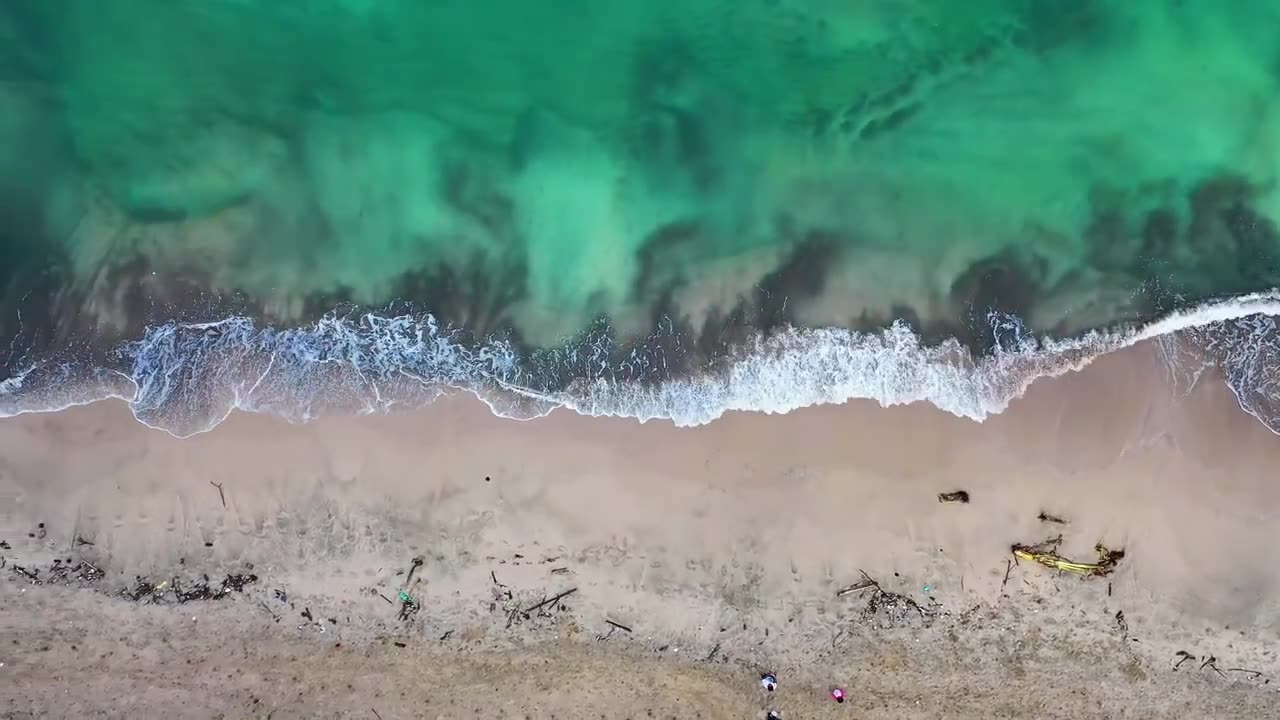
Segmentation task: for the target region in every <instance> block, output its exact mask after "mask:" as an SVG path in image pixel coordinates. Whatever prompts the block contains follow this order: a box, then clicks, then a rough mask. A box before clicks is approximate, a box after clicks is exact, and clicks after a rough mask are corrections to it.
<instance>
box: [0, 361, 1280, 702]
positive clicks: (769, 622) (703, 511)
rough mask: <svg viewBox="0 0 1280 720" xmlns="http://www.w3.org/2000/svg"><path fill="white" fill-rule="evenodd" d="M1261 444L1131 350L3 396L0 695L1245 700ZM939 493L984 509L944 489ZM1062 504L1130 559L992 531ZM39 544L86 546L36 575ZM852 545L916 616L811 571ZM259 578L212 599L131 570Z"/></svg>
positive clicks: (1264, 655) (107, 698)
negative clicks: (701, 400)
mask: <svg viewBox="0 0 1280 720" xmlns="http://www.w3.org/2000/svg"><path fill="white" fill-rule="evenodd" d="M1277 463H1280V438H1277V437H1276V436H1275V435H1273V434H1271V433H1270V432H1269V431H1267V430H1266V429H1265V428H1263V427H1262V426H1261V425H1260V424H1258V423H1257V422H1256V421H1255V420H1254V419H1252V418H1250V417H1248V416H1246V415H1245V414H1244V413H1242V412H1241V411H1240V410H1239V409H1238V407H1237V406H1236V405H1235V401H1234V399H1233V398H1232V396H1231V393H1230V392H1229V390H1227V388H1225V386H1223V385H1222V384H1221V383H1220V382H1217V381H1213V380H1210V379H1205V380H1203V381H1202V382H1201V383H1200V384H1199V385H1197V386H1196V387H1195V389H1194V390H1193V391H1192V392H1191V393H1190V394H1189V395H1187V396H1186V397H1182V396H1180V395H1179V393H1177V392H1175V391H1174V389H1173V388H1172V387H1171V386H1170V385H1169V383H1168V382H1167V380H1166V379H1165V373H1164V370H1163V367H1162V366H1161V363H1160V360H1159V357H1158V354H1157V353H1156V351H1155V349H1154V347H1153V346H1151V345H1141V346H1138V347H1135V348H1131V349H1129V350H1126V351H1124V352H1122V353H1118V354H1116V355H1113V356H1109V357H1107V358H1104V359H1102V360H1100V361H1098V362H1097V363H1095V364H1094V365H1093V366H1091V367H1089V368H1087V369H1086V370H1085V371H1084V372H1082V373H1078V374H1073V375H1068V376H1066V377H1063V378H1059V379H1056V380H1051V381H1042V382H1039V383H1037V384H1035V385H1034V386H1033V387H1032V388H1031V390H1030V391H1029V393H1028V394H1027V396H1026V397H1025V398H1023V399H1020V400H1018V401H1016V402H1015V403H1014V405H1013V406H1012V407H1011V408H1010V410H1009V411H1008V412H1006V413H1005V414H1004V415H1001V416H999V417H997V418H994V419H992V420H990V421H988V422H986V423H984V424H977V423H973V422H970V421H968V420H961V419H958V418H954V417H951V416H949V415H945V414H943V413H940V412H938V411H937V410H934V409H932V408H929V407H926V406H909V407H898V408H890V409H883V408H880V407H877V406H874V405H872V404H870V403H851V404H849V405H846V406H841V407H821V408H811V409H807V410H804V411H800V412H796V413H792V414H790V415H787V416H764V415H756V414H734V415H731V416H728V417H726V418H724V419H722V420H721V421H718V422H715V423H712V424H711V425H709V426H705V427H702V428H697V429H691V430H690V429H681V430H677V429H674V428H672V427H671V426H670V425H667V424H663V423H657V422H654V423H648V424H645V425H639V424H637V423H635V422H634V421H630V420H620V419H593V418H583V417H579V416H575V415H571V414H568V413H555V414H553V415H551V416H549V417H547V418H542V419H539V420H536V421H530V422H524V423H521V422H514V421H507V420H501V419H497V418H494V417H492V416H491V415H490V414H489V412H488V410H487V409H486V408H485V407H484V406H483V405H481V404H480V403H479V402H477V401H475V400H474V399H473V398H470V397H458V398H452V399H449V400H446V401H442V402H438V403H436V404H435V405H432V406H431V407H428V408H426V409H424V410H422V411H418V412H412V413H406V414H403V415H396V416H378V417H372V416H371V417H362V418H345V419H327V420H322V421H317V422H314V423H312V424H309V425H305V426H300V425H288V424H286V423H283V422H280V421H277V420H274V419H272V418H267V417H260V416H251V415H234V416H232V417H231V418H230V419H229V420H228V421H227V422H226V423H224V424H223V425H222V426H220V427H218V428H217V429H215V430H214V431H212V432H210V433H207V434H204V435H200V436H197V437H194V438H190V439H187V440H177V439H174V438H172V437H170V436H168V435H165V434H163V433H160V432H157V431H152V430H148V429H147V428H145V427H143V426H141V425H140V424H138V423H136V422H135V421H134V420H133V419H132V418H131V417H130V415H129V414H128V411H127V408H126V407H125V406H124V405H123V404H122V403H119V402H104V403H97V404H94V405H90V406H86V407H81V408H76V409H72V410H68V411H64V412H61V413H55V414H47V415H27V416H21V417H17V418H9V419H5V420H0V540H5V541H6V542H8V543H9V545H10V548H9V549H5V550H0V555H3V557H4V558H5V561H6V563H8V564H9V565H13V564H15V563H16V564H19V565H20V566H21V567H23V568H24V569H30V568H43V569H44V571H43V572H44V574H43V575H41V576H39V577H40V578H42V581H41V584H38V585H37V584H34V583H33V582H32V580H31V578H30V577H29V576H28V575H26V574H23V573H19V572H16V571H12V568H5V569H4V570H3V581H2V582H0V593H3V594H2V595H0V637H2V638H5V641H4V642H3V643H0V644H2V645H3V646H4V647H3V648H0V655H2V656H0V662H3V663H4V665H3V667H0V676H2V677H3V682H0V698H3V703H2V704H0V712H5V713H8V716H13V717H25V716H26V715H24V713H28V714H32V715H37V716H42V715H46V714H52V715H55V716H57V715H76V716H94V713H97V714H98V716H104V717H119V716H134V715H147V716H149V715H154V714H159V713H165V714H166V715H169V716H176V717H209V716H218V715H219V714H222V715H225V716H227V717H267V716H271V717H277V718H279V717H321V716H355V717H360V716H362V714H363V716H367V717H374V715H373V714H372V712H371V709H376V710H377V711H378V715H379V716H381V717H382V718H388V719H389V718H393V717H431V718H434V717H443V718H451V717H512V718H520V717H550V716H552V715H554V716H557V717H609V718H613V717H619V718H622V717H647V716H650V715H652V716H654V717H682V718H683V717H708V718H720V717H724V718H741V717H755V716H760V717H763V713H764V711H765V710H766V709H768V708H774V707H776V708H778V709H779V710H781V711H782V713H783V717H784V718H791V717H796V718H799V717H944V716H945V717H961V718H964V717H1168V716H1171V715H1173V714H1181V715H1186V716H1199V717H1225V716H1227V715H1229V714H1231V715H1234V714H1237V713H1241V712H1244V713H1249V712H1254V713H1259V712H1262V711H1263V710H1266V709H1268V708H1272V707H1274V704H1275V703H1276V701H1277V700H1278V698H1277V697H1276V692H1277V689H1280V658H1277V656H1276V650H1275V648H1276V646H1277V643H1276V641H1277V639H1278V638H1277V636H1278V635H1280V625H1278V624H1277V618H1280V601H1278V600H1277V599H1278V598H1280V568H1278V567H1277V566H1276V565H1275V563H1274V561H1273V560H1272V558H1271V556H1270V554H1269V552H1268V550H1267V548H1268V547H1269V546H1270V545H1271V544H1272V543H1273V542H1274V538H1275V530H1274V518H1275V517H1277V514H1278V513H1280V485H1277V483H1275V482H1274V470H1273V468H1274V467H1276V466H1277ZM218 486H220V488H219V487H218ZM953 490H965V491H967V492H968V493H969V495H970V499H971V502H969V503H968V504H960V503H940V502H939V501H938V498H937V495H938V493H940V492H947V491H953ZM224 503H225V505H224ZM1042 512H1044V513H1048V514H1051V515H1055V516H1058V517H1061V518H1063V519H1064V520H1066V521H1067V524H1065V525H1058V524H1054V523H1046V522H1044V521H1042V520H1039V519H1038V518H1037V516H1038V515H1039V514H1040V513H1042ZM40 523H43V527H40V525H39V524H40ZM1058 533H1061V534H1062V535H1063V545H1062V553H1063V554H1064V555H1067V556H1070V557H1072V558H1073V559H1077V558H1078V559H1084V560H1089V559H1092V557H1093V550H1092V548H1093V546H1094V544H1095V543H1097V542H1099V541H1101V542H1103V543H1104V544H1106V545H1107V546H1108V547H1112V548H1123V549H1124V550H1125V552H1126V556H1125V558H1124V559H1123V560H1122V561H1121V563H1120V565H1119V567H1118V569H1117V570H1116V572H1115V573H1114V574H1113V575H1112V576H1110V577H1107V578H1091V579H1080V578H1077V577H1074V576H1071V575H1063V574H1057V573H1055V572H1053V571H1051V570H1049V569H1048V568H1044V567H1040V566H1035V565H1032V564H1030V563H1023V564H1021V565H1018V566H1014V567H1012V568H1010V567H1009V565H1008V561H1009V560H1010V559H1011V555H1010V552H1009V548H1010V545H1011V544H1013V543H1032V542H1036V541H1039V540H1043V539H1045V538H1046V537H1047V536H1051V535H1055V534H1058ZM77 538H78V539H79V540H78V539H77ZM90 543H91V544H90ZM55 557H57V558H59V560H60V562H73V563H77V564H78V563H79V561H80V560H81V559H85V560H88V561H89V562H91V563H93V565H94V567H96V568H100V569H102V570H103V571H104V572H105V573H106V577H104V578H102V579H100V580H97V581H95V582H92V583H83V582H73V583H69V586H66V587H63V586H60V585H63V584H66V583H58V582H55V583H49V582H45V580H48V579H49V574H48V568H50V567H51V566H52V562H53V559H54V558H55ZM415 557H418V558H421V559H422V564H421V565H420V566H419V567H417V568H416V569H414V571H413V576H412V579H411V580H410V578H409V574H408V572H407V571H408V570H409V569H410V568H411V567H412V560H413V558H415ZM864 571H865V572H866V573H867V574H868V575H869V576H870V577H873V578H875V579H876V580H877V581H878V582H879V583H880V587H881V588H882V589H883V590H884V591H885V592H888V593H895V594H897V595H899V596H901V597H902V598H910V599H911V600H912V601H914V603H916V606H915V607H918V608H920V609H919V610H918V611H917V610H916V609H915V607H913V606H911V605H909V604H906V603H905V601H903V600H897V601H896V604H894V603H889V604H888V609H883V608H882V610H881V611H880V612H877V613H867V612H866V611H865V608H866V607H867V605H868V603H869V602H870V600H871V596H872V595H873V594H874V590H864V591H861V592H857V593H852V594H849V595H846V596H844V597H837V596H836V595H837V591H838V590H839V589H840V588H842V587H845V586H847V585H849V584H851V583H854V582H856V581H858V580H859V578H860V577H861V575H860V573H861V572H864ZM249 572H252V573H253V574H254V575H256V576H257V578H258V579H257V582H255V583H253V584H251V585H249V586H248V587H246V588H245V590H244V591H243V592H232V593H229V594H228V595H227V597H224V598H222V599H219V600H211V601H193V602H188V603H183V604H178V603H177V601H176V600H175V599H174V596H173V593H172V586H168V587H167V589H165V590H163V591H161V592H160V593H158V594H151V593H147V594H144V595H143V596H142V597H141V598H140V599H139V600H137V601H134V600H129V599H123V598H121V597H120V596H119V593H118V591H119V590H120V589H123V588H132V587H136V583H137V578H138V577H139V576H140V577H142V578H145V579H147V580H148V581H150V582H153V583H155V584H159V583H160V582H163V581H164V580H165V579H170V581H172V580H171V579H172V578H174V577H178V578H179V579H180V582H181V583H186V586H187V587H190V584H191V583H192V582H193V581H194V580H197V579H198V578H199V577H200V576H201V575H202V574H204V573H208V574H209V575H210V576H211V578H212V579H213V581H214V583H215V585H216V582H217V579H218V578H221V577H223V576H225V575H227V574H228V573H249ZM80 585H86V587H79V586H80ZM73 586H74V587H73ZM573 588H576V591H575V592H574V593H573V594H572V595H569V596H567V597H565V598H564V599H563V600H561V601H559V602H555V603H549V604H548V605H545V606H543V607H542V608H540V609H538V610H534V611H531V612H528V613H525V612H523V611H525V610H528V609H529V608H531V607H533V606H534V605H536V604H538V603H539V602H541V601H543V600H545V599H547V598H551V597H554V596H555V595H557V594H558V593H560V592H562V591H565V590H569V589H573ZM277 591H280V592H277ZM401 592H404V593H406V594H407V595H408V596H409V597H411V598H413V599H414V601H415V602H416V603H417V606H418V610H417V612H416V613H412V614H411V616H410V617H408V618H407V619H401V618H399V617H398V613H399V611H400V610H401V606H402V605H403V603H402V601H401V596H400V595H399V593H401ZM281 596H283V598H284V599H281ZM882 597H883V598H890V599H892V596H888V595H886V596H882ZM882 604H883V603H882ZM304 610H305V611H306V615H307V616H309V618H308V617H304V615H303V611H304ZM607 621H613V622H614V623H617V624H618V625H622V626H625V627H626V628H628V629H629V630H622V629H618V628H617V627H616V626H614V625H610V624H608V622H607ZM10 639H11V641H10ZM396 643H401V644H403V645H404V647H400V646H399V645H397V644H396ZM1179 651H1184V652H1186V653H1188V654H1189V655H1190V656H1192V658H1193V659H1191V660H1184V661H1183V662H1182V664H1181V665H1179V666H1178V668H1177V669H1176V670H1174V669H1173V667H1174V665H1175V664H1177V663H1178V662H1179V660H1180V659H1182V656H1179V655H1178V654H1177V653H1178V652H1179ZM1211 657H1212V658H1216V660H1215V661H1214V662H1209V663H1207V664H1206V661H1208V660H1209V658H1211ZM1202 665H1203V667H1202ZM1215 668H1217V669H1218V670H1219V671H1221V672H1215ZM1233 668H1243V669H1248V670H1251V671H1256V672H1257V673H1258V674H1256V675H1255V674H1254V673H1251V672H1243V671H1242V670H1235V669H1233ZM763 670H772V671H775V672H777V673H778V675H779V679H780V680H781V682H782V687H781V689H780V690H779V692H778V693H775V694H773V695H768V694H767V693H765V692H764V691H763V690H761V689H760V688H759V685H758V682H757V679H758V677H759V672H761V671H763ZM836 685H839V686H842V687H844V688H845V689H846V690H847V691H848V692H849V695H850V699H849V701H848V702H846V703H845V704H844V705H837V704H836V703H834V702H833V701H831V700H830V699H829V697H827V695H826V693H827V692H828V691H829V689H830V688H831V687H832V686H836ZM272 713H274V714H272ZM1264 714H1265V713H1264Z"/></svg>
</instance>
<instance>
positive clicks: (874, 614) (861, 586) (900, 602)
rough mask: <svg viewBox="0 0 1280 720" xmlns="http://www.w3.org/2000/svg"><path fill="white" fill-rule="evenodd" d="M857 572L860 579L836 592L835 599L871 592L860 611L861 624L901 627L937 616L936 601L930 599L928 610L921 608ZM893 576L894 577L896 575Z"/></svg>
mask: <svg viewBox="0 0 1280 720" xmlns="http://www.w3.org/2000/svg"><path fill="white" fill-rule="evenodd" d="M858 572H860V573H862V579H861V580H859V581H858V582H856V583H854V584H852V585H850V586H848V587H846V588H844V589H842V590H840V591H839V592H837V593H836V597H844V596H845V595H849V594H852V593H855V592H859V591H862V590H872V593H871V600H870V601H868V602H867V606H866V607H865V608H863V610H862V621H863V622H868V623H872V624H875V625H879V626H880V627H901V626H904V625H911V624H914V623H915V622H916V621H917V620H918V621H921V622H924V623H926V624H927V623H929V622H930V621H931V620H932V618H933V616H934V615H935V614H937V611H938V608H939V607H940V605H938V604H937V601H935V600H932V599H931V600H930V602H931V603H932V604H931V605H930V606H929V607H928V608H925V607H921V606H920V604H919V603H917V602H916V601H915V600H912V599H911V598H909V597H907V596H905V595H899V594H898V593H894V592H889V591H888V590H885V589H884V588H882V587H880V583H878V582H876V581H875V580H873V579H872V578H871V576H870V575H868V574H867V573H866V572H864V571H862V570H859V571H858ZM894 575H895V576H896V575H897V573H894ZM925 588H926V592H929V591H930V590H932V589H933V588H932V586H928V585H926V586H925Z"/></svg>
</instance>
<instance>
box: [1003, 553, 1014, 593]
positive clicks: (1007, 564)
mask: <svg viewBox="0 0 1280 720" xmlns="http://www.w3.org/2000/svg"><path fill="white" fill-rule="evenodd" d="M1004 562H1005V566H1004V581H1003V582H1001V583H1000V592H1004V586H1005V585H1008V584H1009V573H1011V572H1013V561H1012V560H1005V561H1004Z"/></svg>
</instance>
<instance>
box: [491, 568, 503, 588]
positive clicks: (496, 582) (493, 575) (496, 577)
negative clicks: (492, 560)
mask: <svg viewBox="0 0 1280 720" xmlns="http://www.w3.org/2000/svg"><path fill="white" fill-rule="evenodd" d="M489 579H490V580H492V581H493V584H494V585H497V586H498V587H506V585H503V584H502V583H500V582H498V574H497V573H495V572H494V571H492V570H490V571H489Z"/></svg>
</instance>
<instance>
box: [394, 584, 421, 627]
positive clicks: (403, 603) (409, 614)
mask: <svg viewBox="0 0 1280 720" xmlns="http://www.w3.org/2000/svg"><path fill="white" fill-rule="evenodd" d="M417 614H418V603H417V601H416V600H414V599H413V596H412V595H410V594H409V593H407V592H405V591H403V590H401V591H400V612H398V613H396V618H397V619H398V620H402V621H408V620H411V619H412V618H413V616H414V615H417Z"/></svg>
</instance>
